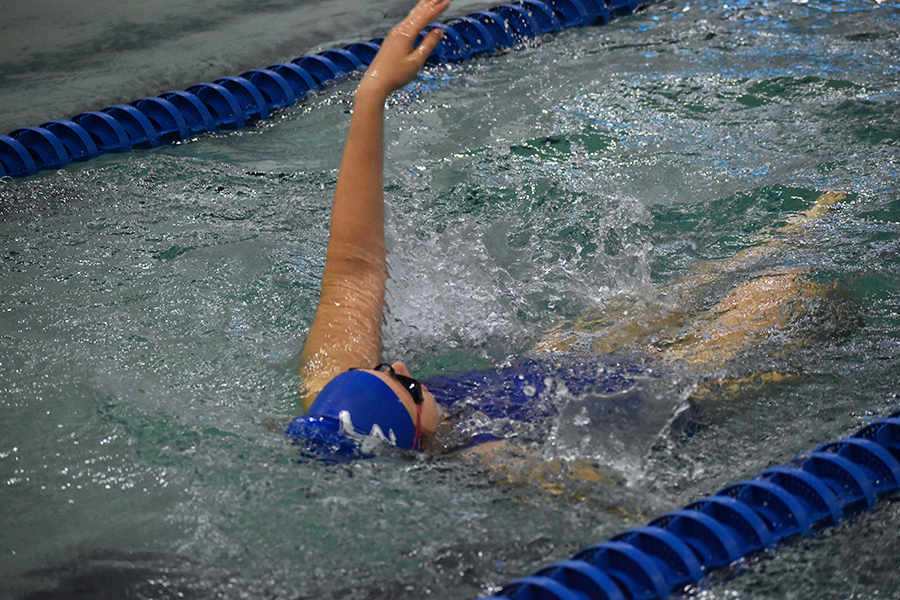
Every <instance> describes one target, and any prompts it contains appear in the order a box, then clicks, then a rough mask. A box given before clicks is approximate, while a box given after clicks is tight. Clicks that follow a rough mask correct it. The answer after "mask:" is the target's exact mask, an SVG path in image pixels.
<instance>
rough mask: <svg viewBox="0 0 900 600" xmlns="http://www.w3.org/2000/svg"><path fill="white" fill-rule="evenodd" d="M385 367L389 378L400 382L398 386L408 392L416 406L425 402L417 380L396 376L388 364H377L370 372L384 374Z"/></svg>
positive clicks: (420, 385)
mask: <svg viewBox="0 0 900 600" xmlns="http://www.w3.org/2000/svg"><path fill="white" fill-rule="evenodd" d="M385 367H387V372H388V373H390V375H391V377H392V378H393V379H395V380H397V381H398V382H400V385H402V386H403V387H404V388H406V391H408V392H409V395H410V396H412V399H413V402H415V403H416V405H417V406H418V405H420V404H422V403H423V402H425V396H424V395H423V394H422V384H421V383H419V381H418V380H417V379H413V378H412V377H407V376H406V375H400V374H398V373H397V372H396V371H394V367H392V366H391V365H389V364H388V363H379V364H378V365H376V366H375V368H374V369H372V370H373V371H379V372H381V373H384V372H385Z"/></svg>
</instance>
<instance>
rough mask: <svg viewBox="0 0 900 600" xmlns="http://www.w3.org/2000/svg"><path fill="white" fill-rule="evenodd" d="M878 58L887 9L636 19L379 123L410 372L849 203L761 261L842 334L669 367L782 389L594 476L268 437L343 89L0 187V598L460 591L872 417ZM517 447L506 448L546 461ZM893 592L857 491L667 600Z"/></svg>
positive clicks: (480, 61) (881, 186)
mask: <svg viewBox="0 0 900 600" xmlns="http://www.w3.org/2000/svg"><path fill="white" fill-rule="evenodd" d="M898 36H900V5H898V4H897V3H896V2H873V1H867V0H848V1H845V2H821V1H808V2H774V1H760V2H750V1H739V2H736V3H735V2H722V1H720V2H709V3H697V4H695V3H686V2H684V3H665V4H662V5H659V6H655V7H653V8H651V9H649V10H647V11H645V12H643V13H641V14H640V15H636V16H633V17H630V18H626V19H621V20H619V21H615V22H613V23H611V24H609V25H606V26H603V27H595V28H586V29H579V30H570V31H566V32H562V33H560V34H559V35H557V36H555V37H553V38H548V39H544V40H541V41H540V42H539V43H535V44H529V45H527V46H524V47H521V48H517V49H514V50H511V51H508V52H504V53H501V54H498V55H495V56H491V57H482V58H477V59H475V60H473V61H471V62H468V63H465V64H460V65H451V66H442V67H437V68H433V69H430V70H428V71H427V72H425V73H424V74H423V77H422V78H421V80H419V81H417V82H416V83H415V84H413V85H412V86H410V87H409V88H407V89H406V90H404V91H402V92H401V93H399V94H397V95H396V97H395V98H394V99H393V100H392V101H391V103H390V106H389V110H388V113H389V117H388V139H387V147H388V165H387V172H386V185H387V187H388V196H389V210H388V225H387V229H388V235H389V238H390V239H389V246H390V250H391V255H390V269H391V275H392V278H391V280H390V284H389V292H388V304H389V313H388V315H387V319H386V330H385V347H386V349H385V356H386V357H388V358H394V357H402V358H403V359H404V360H405V361H406V362H407V364H408V365H410V367H411V369H412V370H413V371H414V372H418V373H421V374H425V375H427V374H432V373H436V372H441V371H450V372H452V371H459V370H465V369H471V368H491V367H497V366H502V365H504V364H507V363H509V362H511V361H514V360H515V358H516V357H521V356H523V355H525V354H527V352H528V351H529V349H530V348H531V346H532V345H533V344H534V343H535V342H536V341H537V340H539V339H540V338H541V336H542V334H543V333H544V332H546V331H548V330H549V329H551V328H552V327H553V326H555V325H557V324H559V323H561V322H564V321H566V320H571V319H574V318H576V317H577V316H578V315H579V314H580V313H581V312H582V311H584V310H586V309H588V308H590V307H591V306H595V305H598V304H599V303H603V302H605V301H608V300H609V299H610V298H613V297H623V298H631V299H632V301H633V302H634V303H635V306H639V305H640V304H641V302H642V299H645V298H647V297H648V296H649V295H652V294H653V293H654V292H653V291H652V290H655V289H658V288H659V287H660V286H663V285H665V284H666V283H669V282H672V281H674V280H676V279H678V278H679V277H683V276H687V275H690V274H691V273H692V272H693V270H694V269H696V268H697V267H698V265H700V264H701V263H703V262H704V261H709V260H715V259H722V258H728V257H730V256H733V255H734V254H736V253H737V252H739V251H741V250H744V249H747V248H751V247H753V246H755V245H757V244H758V243H759V240H760V238H761V237H763V236H765V235H766V232H769V231H772V230H773V229H776V228H778V227H780V226H781V225H783V224H784V223H785V222H786V221H787V220H788V219H789V218H790V217H791V216H792V215H794V214H795V213H796V212H797V211H800V210H803V209H805V208H808V207H809V206H810V205H811V203H812V202H813V201H814V200H815V198H816V197H817V195H818V194H819V192H820V191H824V190H839V191H844V192H847V193H848V194H849V195H848V198H847V200H846V201H845V202H844V203H843V204H842V205H840V206H839V207H838V208H837V209H836V210H834V211H833V212H831V213H830V214H828V215H826V216H825V217H824V218H822V219H821V220H820V221H818V222H817V223H815V224H814V225H813V226H812V227H811V228H810V230H809V233H808V234H807V235H805V236H804V237H803V238H802V240H801V241H799V242H797V245H796V247H794V248H791V249H790V250H789V251H787V252H785V253H784V254H783V255H782V256H781V259H780V260H782V261H783V262H791V263H792V264H800V265H804V266H808V267H809V268H810V269H811V270H812V272H813V273H814V277H815V279H816V280H817V281H820V282H824V283H826V284H828V285H831V284H837V285H839V286H840V288H841V289H843V290H844V291H845V292H846V293H847V294H848V295H849V297H850V298H851V302H850V303H851V304H852V306H853V307H854V314H855V319H856V320H855V324H854V326H852V327H848V328H846V330H842V332H841V335H840V336H835V337H828V338H825V339H817V340H816V341H815V343H811V344H807V345H804V346H800V347H799V348H791V349H790V350H789V351H787V352H783V353H779V354H778V355H776V356H775V357H772V356H770V355H769V353H767V352H757V353H752V352H751V353H750V354H749V355H748V356H747V357H746V359H745V361H746V362H745V364H742V365H739V366H734V367H731V369H732V370H731V371H729V370H727V369H726V371H725V372H716V373H691V372H688V374H684V373H679V375H678V377H686V378H688V380H687V381H686V382H685V381H681V382H680V383H682V384H684V383H686V384H690V383H696V382H699V381H701V380H702V379H703V378H704V377H706V376H708V375H714V376H722V375H726V376H727V375H741V374H743V373H744V372H745V371H746V370H751V371H752V370H766V369H771V368H775V369H780V370H782V371H789V372H790V373H792V374H793V375H794V377H791V378H789V379H787V380H785V381H783V382H780V383H775V384H771V385H768V386H761V387H759V388H758V389H757V388H754V389H751V390H750V391H748V392H747V393H746V394H744V395H742V396H741V397H740V398H738V399H736V400H734V401H733V402H729V403H713V404H710V405H708V406H704V407H703V408H702V410H701V411H700V413H699V415H697V416H695V417H694V421H693V423H692V425H693V426H692V427H689V428H687V429H684V428H680V429H673V428H671V427H663V428H662V429H661V430H659V431H647V432H645V435H646V436H647V440H648V443H647V444H645V445H637V446H635V447H640V448H641V449H640V450H632V452H633V454H632V455H626V456H624V457H623V456H622V455H621V453H620V452H619V451H618V450H615V448H618V447H615V446H611V445H609V444H608V443H606V442H607V439H608V436H609V432H603V431H596V430H589V431H587V433H586V435H587V438H586V442H584V443H582V444H580V445H579V446H578V455H577V456H576V458H581V459H583V460H585V461H588V462H589V463H590V464H592V465H594V466H596V467H597V468H599V469H601V470H603V471H605V472H607V473H608V474H609V477H606V478H602V479H600V480H590V479H588V480H573V479H570V478H567V477H565V476H564V475H563V474H561V473H560V472H557V471H554V470H553V469H552V468H547V469H544V470H543V472H542V473H540V474H539V476H536V477H534V478H519V479H516V480H515V481H513V482H510V481H507V480H506V479H505V476H504V474H503V473H497V472H493V471H488V470H486V469H485V468H484V467H483V465H482V464H481V463H479V462H478V461H477V460H465V459H460V458H458V457H446V456H444V457H441V456H409V455H407V454H395V453H390V452H386V453H383V454H381V455H379V456H377V457H375V458H374V459H370V460H361V461H356V462H352V463H346V464H326V463H322V462H317V461H308V460H300V457H299V455H298V453H297V451H296V449H294V448H293V447H292V446H291V445H290V444H289V443H288V442H287V441H286V440H285V439H284V436H283V435H282V432H283V430H284V427H285V426H286V424H287V422H288V421H289V420H290V418H291V417H292V416H293V415H294V414H296V412H297V408H296V404H297V397H296V390H297V387H298V378H297V376H296V374H295V372H294V369H295V367H296V364H297V359H298V356H299V352H300V349H301V346H302V343H303V339H304V336H305V333H306V331H307V329H308V327H309V324H310V321H311V318H312V314H313V310H314V308H315V305H316V301H317V294H318V284H319V278H320V274H321V269H322V266H323V259H324V248H325V243H326V241H327V218H328V210H329V203H330V194H331V191H332V189H333V186H334V183H335V178H336V173H337V167H338V161H339V159H340V152H341V144H342V141H343V137H344V135H345V132H346V127H347V120H348V114H347V113H348V110H349V108H350V99H351V94H352V90H353V82H352V81H351V82H344V83H342V84H338V85H335V86H333V87H331V88H329V89H328V90H326V91H325V92H323V93H321V94H318V95H315V96H313V97H310V98H308V99H307V100H305V101H304V102H303V103H302V104H300V105H298V106H296V107H294V108H292V109H290V110H287V111H285V112H282V113H280V114H279V115H277V116H276V117H275V118H273V119H271V120H269V121H266V122H264V123H261V124H259V125H257V126H255V127H253V128H249V129H245V130H242V131H238V132H233V133H229V134H222V135H217V136H211V137H205V138H203V139H199V140H196V141H192V142H191V143H185V144H181V145H178V146H173V147H169V148H163V149H158V150H154V151H136V152H133V153H130V154H127V155H107V156H104V157H102V158H100V159H98V160H95V161H92V162H89V163H84V164H80V165H76V166H73V167H70V168H67V169H66V170H64V171H60V172H48V173H43V174H40V175H38V176H35V177H32V178H28V179H24V180H19V181H4V182H3V183H2V184H0V215H2V218H0V236H2V239H3V247H2V256H3V261H2V271H0V290H2V291H0V298H2V301H0V373H2V377H0V485H2V487H0V489H2V492H0V494H2V495H0V503H2V506H3V510H2V511H0V532H2V533H0V557H2V558H0V581H2V582H3V583H2V584H0V597H3V598H6V597H9V598H86V597H106V596H109V597H113V596H115V597H132V598H180V597H187V598H278V599H281V598H284V599H300V598H334V599H338V598H366V599H376V598H401V599H402V598H421V597H430V598H441V599H444V598H446V599H452V598H457V599H458V598H470V597H475V596H478V595H489V593H491V592H493V591H496V590H497V589H499V587H501V586H502V585H504V583H506V582H508V581H510V580H511V579H513V578H516V577H520V576H524V575H528V574H530V573H532V572H534V571H535V570H537V569H539V568H540V567H542V566H544V565H546V564H548V563H550V562H553V561H556V560H562V559H565V558H568V557H570V556H572V555H573V554H574V553H575V552H577V551H578V550H579V549H581V548H583V547H585V546H587V545H590V544H593V543H599V542H602V541H605V540H606V539H608V538H609V537H611V536H612V535H615V534H616V533H619V532H621V531H623V530H625V529H629V528H632V527H635V526H638V525H640V524H643V523H645V522H646V521H647V520H648V519H650V518H652V517H654V516H658V515H661V514H663V513H664V512H667V511H669V510H674V509H678V508H681V507H682V506H684V505H686V504H688V503H689V502H691V501H693V500H695V499H698V498H701V497H703V496H706V495H709V494H711V493H714V492H716V491H717V490H718V489H721V488H722V487H724V486H725V485H727V484H728V483H731V482H733V481H737V480H740V479H743V478H747V477H751V476H753V475H755V474H756V473H758V472H759V471H761V470H762V469H764V468H766V467H767V466H770V465H772V464H780V463H783V462H785V461H787V460H789V459H791V458H792V457H793V456H794V455H796V454H797V453H799V452H802V451H805V450H808V449H811V448H813V447H815V446H816V445H818V444H820V443H823V442H827V441H830V440H834V439H838V438H840V437H844V436H846V435H849V434H851V433H852V432H854V431H855V430H856V429H857V428H859V427H860V426H861V425H862V424H864V423H867V422H869V421H870V420H873V419H876V418H880V417H882V416H885V415H886V414H888V413H889V412H892V411H894V410H897V408H898V404H900V396H898V394H900V388H898V382H900V346H898V335H897V332H898V331H900V274H898V264H900V253H898V247H897V240H898V234H900V192H898V182H900V174H898V148H900V123H898V121H897V118H896V114H897V112H898V107H900V85H898V81H900V50H898V48H900V45H898V44H897V41H898ZM60 116H64V115H60ZM722 275H723V277H724V278H726V280H727V279H728V277H729V275H728V274H727V273H723V274H722ZM709 301H710V300H709V298H705V297H699V298H696V299H694V300H693V302H696V303H697V304H698V305H702V304H704V303H705V302H709ZM691 378H693V379H691ZM679 389H680V388H679ZM665 401H666V406H667V407H668V408H667V409H666V410H669V411H671V414H673V415H674V414H675V412H676V411H678V410H679V409H681V408H683V407H684V405H685V400H684V396H683V395H679V394H677V393H675V392H673V393H672V396H671V397H666V398H665ZM544 427H546V432H548V433H552V430H553V427H554V424H553V423H547V424H545V425H544ZM543 439H544V440H545V441H543V442H542V443H541V444H540V445H538V446H536V447H533V448H532V449H531V451H532V452H534V453H535V454H537V455H541V456H543V457H545V458H546V459H548V460H552V459H555V458H559V457H566V458H572V456H571V450H572V449H571V448H570V447H565V446H564V444H562V443H560V442H559V440H558V439H557V438H555V437H554V436H553V435H547V436H545V438H543ZM626 454H627V453H626ZM549 464H553V463H549ZM898 589H900V505H898V504H897V503H896V502H891V501H885V502H882V503H881V504H879V505H878V507H876V509H874V510H872V511H870V512H867V513H865V514H862V515H860V516H858V517H857V518H855V519H853V520H852V521H849V522H846V523H843V524H841V525H839V526H837V527H834V528H831V529H829V530H827V531H824V532H822V533H820V534H818V535H816V536H814V537H811V538H803V539H800V540H795V541H793V542H792V543H790V544H788V545H786V546H785V547H783V548H781V549H780V550H779V551H777V552H774V553H772V554H767V555H765V556H759V557H753V558H751V559H750V560H748V561H745V562H742V563H740V564H738V565H735V566H734V567H733V568H731V569H728V570H725V571H722V572H718V573H715V574H714V576H713V577H712V578H710V579H709V580H708V581H705V582H703V583H702V584H700V585H699V586H697V588H695V589H691V590H689V594H691V595H694V596H697V597H702V598H746V599H764V598H810V599H811V598H876V597H877V598H898V597H900V596H898V592H897V590H898Z"/></svg>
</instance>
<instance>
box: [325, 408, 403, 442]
mask: <svg viewBox="0 0 900 600" xmlns="http://www.w3.org/2000/svg"><path fill="white" fill-rule="evenodd" d="M338 419H340V421H341V429H340V432H341V433H343V434H344V435H346V436H348V437H351V438H353V439H355V440H357V441H359V442H361V443H365V442H366V441H367V440H379V441H381V442H387V443H388V444H390V445H391V446H396V445H397V436H396V435H395V434H394V430H393V429H388V434H389V436H388V435H384V432H383V431H382V430H381V427H380V426H379V425H378V423H374V424H373V425H372V431H370V432H369V435H362V434H359V433H357V432H356V428H355V427H354V426H353V419H351V418H350V411H349V410H342V411H341V412H340V413H338Z"/></svg>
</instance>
